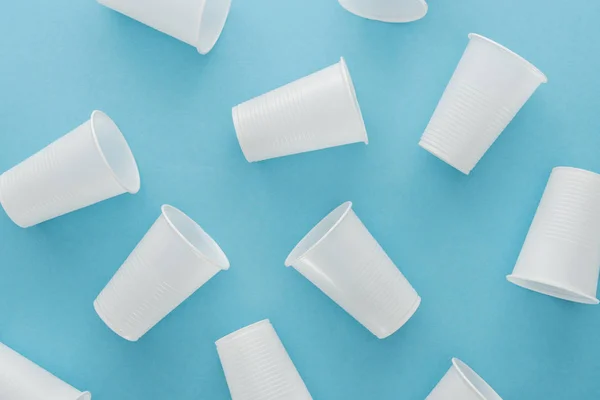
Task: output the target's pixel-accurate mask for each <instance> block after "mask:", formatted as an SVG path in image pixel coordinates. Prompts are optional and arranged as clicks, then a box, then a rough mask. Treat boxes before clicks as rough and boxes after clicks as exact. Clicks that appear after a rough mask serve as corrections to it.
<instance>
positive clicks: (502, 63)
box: [419, 33, 547, 174]
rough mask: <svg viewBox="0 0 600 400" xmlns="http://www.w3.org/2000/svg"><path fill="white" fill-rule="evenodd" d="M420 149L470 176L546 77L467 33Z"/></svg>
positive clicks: (507, 52)
mask: <svg viewBox="0 0 600 400" xmlns="http://www.w3.org/2000/svg"><path fill="white" fill-rule="evenodd" d="M469 39H470V40H469V45H468V46H467V49H466V50H465V53H464V54H463V56H462V58H461V60H460V63H459V64H458V67H457V68H456V71H455V72H454V75H453V76H452V79H451V80H450V83H449V84H448V86H447V87H446V90H445V91H444V94H443V95H442V98H441V100H440V102H439V104H438V106H437V108H436V110H435V112H434V113H433V117H431V121H430V122H429V125H428V126H427V128H426V129H425V133H423V136H422V137H421V141H420V142H419V145H420V146H421V147H423V148H424V149H425V150H427V151H428V152H430V153H431V154H433V155H434V156H436V157H438V158H439V159H441V160H443V161H445V162H446V163H448V164H450V165H451V166H453V167H454V168H456V169H457V170H459V171H460V172H462V173H464V174H469V173H470V172H471V170H472V169H473V168H474V167H475V165H476V164H477V163H478V162H479V160H480V159H481V157H483V155H484V154H485V153H486V152H487V150H488V149H489V148H490V147H491V145H492V144H493V143H494V142H495V141H496V139H497V138H498V136H500V134H501V133H502V131H503V130H504V129H505V128H506V127H507V125H508V124H509V123H510V122H511V121H512V119H513V118H514V116H515V115H516V114H517V113H518V112H519V110H520V109H521V107H523V105H524V104H525V103H526V102H527V100H529V98H530V97H531V95H532V94H533V93H534V92H535V91H536V89H537V88H538V87H539V86H540V84H542V83H545V82H547V79H546V76H545V75H544V74H543V73H542V72H541V71H540V70H538V69H537V68H536V67H534V66H533V65H532V64H531V63H529V62H528V61H526V60H525V59H524V58H522V57H521V56H519V55H517V54H515V53H514V52H512V51H510V50H509V49H507V48H506V47H504V46H502V45H500V44H498V43H496V42H494V41H492V40H490V39H488V38H485V37H483V36H481V35H476V34H473V33H471V34H470V35H469Z"/></svg>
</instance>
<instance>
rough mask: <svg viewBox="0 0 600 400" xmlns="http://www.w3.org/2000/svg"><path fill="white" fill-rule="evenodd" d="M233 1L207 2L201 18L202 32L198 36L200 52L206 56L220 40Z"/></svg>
mask: <svg viewBox="0 0 600 400" xmlns="http://www.w3.org/2000/svg"><path fill="white" fill-rule="evenodd" d="M230 8H231V0H205V1H204V8H203V9H202V14H201V17H200V32H199V35H198V44H197V46H196V47H197V48H198V52H200V54H206V53H208V52H209V51H211V50H212V48H213V47H214V46H215V44H216V43H217V40H219V36H221V32H222V31H223V28H224V27H225V22H226V21H227V16H228V15H229V9H230Z"/></svg>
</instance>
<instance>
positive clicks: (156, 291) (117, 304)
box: [94, 205, 229, 341]
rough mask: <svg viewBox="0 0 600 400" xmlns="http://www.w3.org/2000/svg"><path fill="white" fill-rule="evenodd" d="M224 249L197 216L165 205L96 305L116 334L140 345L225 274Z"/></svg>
mask: <svg viewBox="0 0 600 400" xmlns="http://www.w3.org/2000/svg"><path fill="white" fill-rule="evenodd" d="M227 269H229V261H228V260H227V256H225V253H223V251H222V250H221V248H220V247H219V245H218V244H217V243H216V242H215V241H214V240H213V239H212V238H211V237H210V236H209V235H208V234H207V233H206V232H204V230H202V228H201V227H200V226H199V225H198V224H196V223H195V222H194V221H193V220H192V219H191V218H189V217H188V216H187V215H185V214H184V213H183V212H181V211H179V210H178V209H176V208H174V207H172V206H168V205H164V206H162V213H161V216H160V217H159V218H158V220H157V221H156V222H155V223H154V225H152V227H151V228H150V230H149V231H148V232H147V233H146V235H145V236H144V238H143V239H142V241H141V242H140V243H139V244H138V245H137V247H136V248H135V249H134V250H133V252H132V253H131V255H130V256H129V258H127V260H126V261H125V263H124V264H123V265H122V266H121V268H119V270H118V271H117V273H116V274H115V275H114V276H113V278H112V279H111V280H110V282H109V283H108V285H106V287H105V288H104V289H103V290H102V292H101V293H100V294H99V295H98V297H97V298H96V300H95V301H94V308H95V309H96V312H97V313H98V316H100V318H101V319H102V320H103V321H104V323H106V325H108V327H109V328H110V329H112V330H113V331H114V332H115V333H116V334H118V335H119V336H121V337H123V338H124V339H127V340H130V341H137V340H138V339H139V338H140V337H142V336H143V335H144V334H145V333H146V332H148V331H149V330H150V329H151V328H152V327H153V326H154V325H156V324H157V323H158V322H160V320H162V319H163V318H164V317H166V316H167V314H169V313H170V312H171V311H173V310H174V309H175V308H176V307H177V306H179V304H181V303H182V302H183V301H184V300H185V299H187V298H188V297H189V296H191V295H192V294H193V293H194V292H195V291H196V290H198V289H199V288H200V287H201V286H202V285H204V284H205V283H206V282H207V281H208V280H210V279H211V278H212V277H213V276H215V275H216V274H217V273H218V272H219V271H221V270H227Z"/></svg>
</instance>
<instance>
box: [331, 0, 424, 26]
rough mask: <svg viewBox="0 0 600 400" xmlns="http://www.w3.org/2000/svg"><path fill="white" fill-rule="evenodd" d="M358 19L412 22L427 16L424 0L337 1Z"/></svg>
mask: <svg viewBox="0 0 600 400" xmlns="http://www.w3.org/2000/svg"><path fill="white" fill-rule="evenodd" d="M339 2H340V5H341V6H342V7H344V8H345V9H346V10H348V11H350V12H351V13H352V14H355V15H358V16H359V17H363V18H367V19H372V20H376V21H382V22H412V21H416V20H418V19H421V18H423V17H424V16H425V15H426V14H427V9H428V7H427V3H426V2H425V0H339Z"/></svg>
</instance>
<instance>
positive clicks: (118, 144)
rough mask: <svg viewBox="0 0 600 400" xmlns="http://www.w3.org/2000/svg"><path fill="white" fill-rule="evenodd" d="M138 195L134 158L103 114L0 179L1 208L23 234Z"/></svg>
mask: <svg viewBox="0 0 600 400" xmlns="http://www.w3.org/2000/svg"><path fill="white" fill-rule="evenodd" d="M139 189H140V174H139V171H138V167H137V164H136V162H135V159H134V157H133V154H132V153H131V150H130V149H129V146H128V145H127V142H126V141H125V138H124V137H123V134H122V133H121V131H120V130H119V128H118V127H117V125H116V124H115V123H114V122H113V121H112V120H111V119H110V118H109V117H108V116H107V115H106V114H104V113H103V112H101V111H94V112H93V113H92V116H91V118H90V120H89V121H87V122H86V123H84V124H83V125H81V126H79V127H77V128H75V129H74V130H73V131H71V132H70V133H68V134H66V135H65V136H63V137H61V138H60V139H58V140H56V141H55V142H54V143H52V144H50V145H49V146H47V147H46V148H44V149H42V150H41V151H39V152H38V153H36V154H34V155H33V156H31V157H29V158H28V159H26V160H25V161H23V162H21V163H20V164H18V165H16V166H14V167H13V168H11V169H10V170H8V171H6V172H5V173H3V174H2V175H0V203H1V204H2V207H3V208H4V210H5V211H6V213H7V214H8V216H9V217H10V219H12V220H13V221H14V222H15V223H16V224H17V225H19V226H20V227H22V228H27V227H30V226H33V225H37V224H39V223H41V222H44V221H47V220H49V219H52V218H55V217H58V216H61V215H63V214H67V213H69V212H71V211H75V210H78V209H81V208H84V207H87V206H89V205H92V204H95V203H98V202H100V201H102V200H106V199H109V198H111V197H115V196H118V195H120V194H123V193H125V192H129V193H132V194H133V193H137V192H138V191H139Z"/></svg>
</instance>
